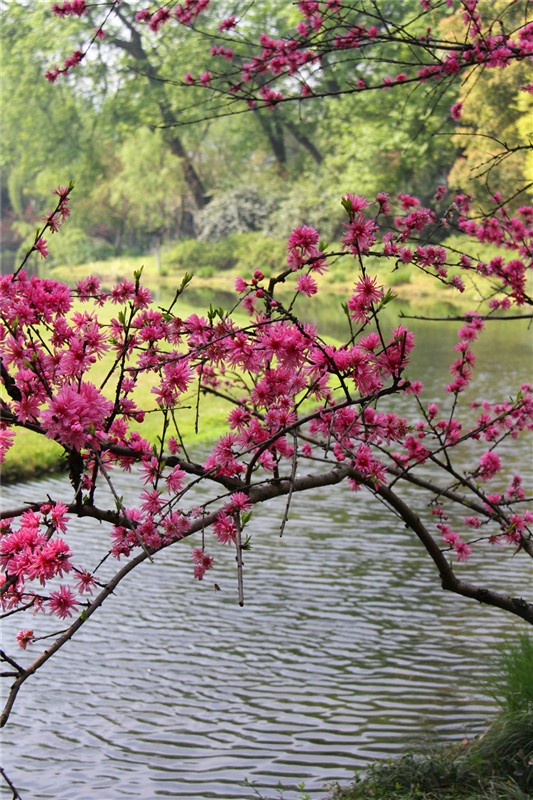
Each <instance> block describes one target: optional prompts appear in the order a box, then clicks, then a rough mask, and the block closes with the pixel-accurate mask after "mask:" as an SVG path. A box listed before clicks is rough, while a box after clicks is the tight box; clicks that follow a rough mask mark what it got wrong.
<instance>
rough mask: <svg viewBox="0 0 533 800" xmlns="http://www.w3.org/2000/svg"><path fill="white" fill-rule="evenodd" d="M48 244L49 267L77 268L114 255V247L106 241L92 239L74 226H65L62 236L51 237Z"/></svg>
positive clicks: (96, 238)
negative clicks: (79, 265)
mask: <svg viewBox="0 0 533 800" xmlns="http://www.w3.org/2000/svg"><path fill="white" fill-rule="evenodd" d="M48 244H49V252H50V256H49V259H48V260H47V267H53V266H55V265H57V264H61V265H63V266H76V265H78V264H86V263H87V262H89V261H95V260H103V259H106V258H111V257H112V256H113V255H114V248H113V246H112V245H111V244H110V243H109V242H107V241H106V240H105V239H101V238H98V237H91V236H89V235H88V234H87V233H86V232H85V231H83V230H82V229H81V228H76V227H74V226H72V225H67V226H65V228H64V230H63V231H62V232H61V236H53V237H50V238H49V240H48Z"/></svg>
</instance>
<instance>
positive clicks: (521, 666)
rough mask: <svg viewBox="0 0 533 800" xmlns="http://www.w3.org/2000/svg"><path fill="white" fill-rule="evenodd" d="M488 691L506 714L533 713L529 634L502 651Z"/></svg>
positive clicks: (532, 642)
mask: <svg viewBox="0 0 533 800" xmlns="http://www.w3.org/2000/svg"><path fill="white" fill-rule="evenodd" d="M488 688H489V692H490V694H491V695H492V697H494V699H495V700H496V702H497V703H498V704H499V705H500V707H501V708H502V709H503V710H504V711H506V712H510V713H515V712H522V711H524V710H527V709H528V708H529V709H532V710H533V638H532V637H531V636H530V635H529V634H527V633H522V634H521V635H520V636H519V637H518V639H517V640H516V641H515V640H512V641H510V642H507V643H506V644H504V645H503V646H502V647H501V648H500V651H499V653H498V654H497V655H496V657H495V667H494V675H493V677H492V679H491V681H490V684H489V687H488ZM531 740H532V743H533V735H532V739H531Z"/></svg>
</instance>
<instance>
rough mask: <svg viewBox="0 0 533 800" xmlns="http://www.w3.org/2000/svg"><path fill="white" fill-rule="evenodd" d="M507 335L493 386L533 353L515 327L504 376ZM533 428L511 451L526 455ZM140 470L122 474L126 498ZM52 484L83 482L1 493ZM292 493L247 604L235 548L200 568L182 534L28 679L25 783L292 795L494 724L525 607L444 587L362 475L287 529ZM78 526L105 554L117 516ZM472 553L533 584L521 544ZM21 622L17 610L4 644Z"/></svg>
mask: <svg viewBox="0 0 533 800" xmlns="http://www.w3.org/2000/svg"><path fill="white" fill-rule="evenodd" d="M499 335H500V334H496V333H495V334H492V333H490V336H489V338H488V342H487V344H483V343H482V347H484V348H486V349H485V351H482V352H481V353H480V357H481V358H482V361H483V360H484V363H483V364H482V369H481V374H482V382H483V383H484V384H485V385H484V386H481V388H480V389H479V390H478V391H479V392H480V395H482V394H484V393H485V392H494V391H495V389H501V388H502V386H504V391H507V388H508V387H509V388H510V387H511V385H512V384H513V382H514V381H515V379H516V378H518V379H523V378H524V377H525V375H524V370H527V369H528V368H529V366H528V362H527V360H525V359H524V353H525V352H526V350H527V348H526V350H524V347H525V346H524V345H523V340H519V339H517V344H516V348H515V349H514V348H511V355H510V357H509V358H508V359H507V360H506V361H505V363H504V365H503V366H500V368H499V372H498V377H499V385H495V384H494V380H493V378H491V375H492V376H493V375H494V372H493V371H492V372H491V371H490V364H491V361H490V359H495V358H496V355H497V345H498V342H497V338H498V336H499ZM427 336H428V338H427V340H426V344H427V348H426V350H425V351H424V353H422V354H420V355H419V359H420V360H419V367H418V369H419V370H420V369H422V370H423V372H424V378H425V380H426V383H427V392H428V394H429V395H431V393H432V392H434V393H435V394H440V390H439V389H438V387H437V385H434V386H432V381H435V380H436V379H437V377H438V376H439V375H440V379H442V364H441V365H440V367H439V366H438V364H437V362H438V361H439V354H440V353H441V352H443V351H444V350H445V351H446V352H449V349H450V348H451V347H452V346H453V342H454V332H453V331H449V332H446V333H444V334H442V333H441V334H440V335H439V336H437V335H435V336H434V338H432V337H433V334H431V335H430V334H428V335H427ZM490 337H492V338H490ZM481 349H482V348H481ZM506 350H507V352H509V347H508V343H507V348H506ZM483 353H484V355H483ZM520 371H522V374H521V375H519V374H518V373H520ZM521 446H522V445H520V444H516V443H514V445H513V448H512V450H511V452H510V456H511V457H512V458H513V459H515V463H516V465H517V466H519V465H520V462H524V461H525V459H526V458H527V455H528V454H527V452H524V449H522V450H520V447H521ZM522 448H523V446H522ZM130 480H131V479H129V478H128V477H127V476H122V478H121V479H120V482H119V485H118V487H117V488H118V491H119V493H121V494H124V496H125V498H126V500H127V496H128V493H129V492H131V483H130ZM47 493H50V494H51V495H53V496H54V498H56V499H59V498H61V497H64V498H65V499H67V498H68V485H67V484H66V483H65V482H64V481H63V480H62V479H59V478H58V479H52V480H47V481H45V482H42V483H40V484H39V486H38V489H37V492H36V491H35V489H34V487H33V486H18V487H17V486H7V487H5V488H4V492H3V494H4V497H3V501H4V504H5V506H7V507H9V506H11V505H13V504H14V503H19V502H21V500H26V499H28V498H30V497H34V496H35V494H37V495H39V496H45V495H46V494H47ZM416 496H417V495H416V493H415V494H414V495H413V502H416V499H415V498H416ZM283 507H284V505H283V502H281V501H280V502H275V503H273V504H271V505H269V506H268V507H264V508H262V509H258V510H257V511H255V512H254V517H253V520H252V523H251V528H250V531H251V533H252V545H253V547H252V550H251V551H250V552H249V553H247V554H246V559H245V591H246V604H245V606H244V608H242V609H241V608H239V606H238V604H237V590H236V581H235V563H234V560H233V557H232V555H231V553H230V551H229V550H227V551H222V552H221V548H217V551H216V555H217V563H216V572H215V573H214V574H213V578H212V579H211V580H207V578H206V580H205V581H204V582H203V583H202V584H197V583H195V582H194V581H193V579H192V577H191V575H192V573H191V560H190V558H189V551H190V548H191V545H192V543H188V542H185V543H182V544H181V545H178V546H176V547H175V548H173V549H170V550H169V551H167V552H165V553H163V554H160V555H158V556H157V557H156V559H155V562H156V563H155V564H145V565H143V567H141V568H140V569H139V570H138V571H137V572H136V573H135V574H133V575H131V576H130V577H129V578H128V579H127V580H126V581H125V582H124V583H123V584H122V585H121V586H120V587H119V589H118V591H117V593H116V597H114V598H113V599H112V600H111V601H109V602H108V603H107V607H104V608H103V609H102V610H101V611H100V612H99V613H98V614H97V615H96V617H95V618H93V619H92V620H91V621H90V622H89V623H88V625H86V626H85V628H84V629H82V631H81V632H80V634H79V635H78V636H77V638H76V641H73V642H72V643H70V644H69V645H68V646H67V647H66V648H65V649H64V651H63V653H62V654H60V655H59V657H57V658H56V659H54V660H52V662H51V663H49V664H48V665H47V666H46V667H45V668H44V669H43V670H42V672H41V673H39V674H38V675H37V676H35V677H34V678H33V679H30V681H28V683H27V684H26V686H25V687H24V688H23V690H22V692H21V694H20V696H19V699H18V700H17V704H16V706H15V710H14V712H13V716H12V719H11V721H10V725H9V726H8V728H7V734H6V736H5V744H4V758H5V763H4V766H5V768H6V769H7V770H8V773H9V774H10V776H11V778H12V779H13V780H14V781H15V783H16V784H17V786H18V787H20V790H21V793H22V796H23V798H24V800H29V798H32V800H35V799H36V798H39V800H41V798H42V799H43V800H44V799H45V798H53V799H54V800H63V799H64V800H67V798H68V800H87V798H88V797H91V798H92V800H115V798H126V797H130V798H131V797H134V798H142V799H143V800H149V798H156V797H170V798H188V800H198V798H219V799H223V800H234V799H235V798H251V797H254V796H255V795H254V793H253V791H252V789H251V788H249V787H248V788H247V787H245V786H244V784H243V781H244V779H245V778H248V779H249V780H250V781H252V782H255V784H256V786H257V787H258V789H259V790H260V791H261V792H262V794H263V795H264V796H265V797H268V798H272V800H274V798H278V797H279V794H278V792H277V791H276V788H275V787H276V785H277V784H278V782H281V783H282V784H283V785H284V786H285V787H286V789H285V794H284V797H285V798H286V800H296V798H298V797H299V796H300V794H301V793H300V792H298V790H297V788H296V787H297V784H298V783H299V782H300V781H304V783H305V785H306V789H307V791H308V792H309V793H310V794H311V795H312V796H313V797H319V796H323V791H322V787H323V785H324V784H325V783H327V782H328V781H329V782H331V781H334V780H339V781H347V780H349V779H350V778H351V776H352V774H353V770H354V769H356V768H358V767H363V766H364V765H365V764H367V763H368V762H369V761H370V760H372V759H374V758H378V757H381V756H388V755H394V754H396V753H398V752H400V751H401V750H402V749H403V748H405V747H407V746H409V745H417V744H426V743H427V742H428V740H432V739H435V740H458V739H462V738H463V737H464V736H469V737H471V736H473V735H475V734H476V733H477V732H479V731H480V730H481V728H482V727H483V726H484V724H485V721H486V719H487V716H489V715H490V713H491V712H492V710H493V706H492V704H491V701H490V700H489V699H488V697H487V696H486V695H485V694H484V689H483V681H484V680H486V678H487V674H488V670H489V665H490V657H491V655H492V653H493V650H494V647H495V643H496V642H497V641H498V640H499V639H501V637H503V636H505V635H507V634H509V633H510V632H512V631H513V630H514V629H516V627H517V626H518V625H519V623H515V622H513V621H512V620H511V619H510V618H508V617H507V616H506V615H505V614H504V613H503V612H497V611H495V610H492V609H488V608H484V607H481V606H478V605H476V604H474V603H472V602H471V601H466V600H462V599H461V598H457V597H454V596H452V595H447V594H445V593H443V592H442V591H441V590H440V589H439V585H438V581H437V580H435V575H434V573H433V570H432V567H431V564H429V563H428V562H427V561H426V559H425V558H424V555H423V553H422V552H421V549H420V547H419V545H418V543H417V541H416V540H415V539H414V538H413V536H412V535H411V534H410V533H409V532H407V531H405V530H404V529H403V528H401V527H399V526H396V525H394V522H393V520H391V519H390V518H388V517H384V516H383V513H382V510H381V507H380V506H379V505H378V504H377V503H376V502H375V501H373V500H372V499H369V498H368V497H366V496H365V495H364V494H363V493H360V494H356V495H354V494H353V493H351V492H350V491H349V490H348V488H347V487H335V488H332V489H327V490H325V491H324V492H320V493H319V492H315V493H314V494H310V495H306V496H305V498H303V497H301V498H296V500H295V502H294V508H293V513H292V515H291V519H290V522H289V525H288V526H287V529H286V532H285V534H284V537H283V539H282V540H281V541H280V539H279V521H280V519H281V517H282V514H283ZM421 511H423V509H421ZM77 525H78V527H77V529H76V531H77V533H76V536H75V539H74V546H75V547H76V550H77V552H81V551H82V550H83V551H84V552H86V553H87V554H88V555H89V560H90V556H91V554H92V553H94V559H96V558H97V554H98V553H99V552H100V547H101V543H102V542H103V541H104V539H105V531H103V530H102V529H101V528H100V527H98V526H95V525H94V523H92V522H89V521H87V520H84V521H80V522H78V523H77ZM99 545H100V546H99ZM111 566H112V565H111ZM464 569H465V570H466V569H468V570H473V573H474V575H473V579H475V577H476V574H479V575H483V577H484V580H486V582H487V583H488V584H490V585H495V586H505V587H506V588H507V589H508V590H510V591H512V592H513V593H517V594H522V595H527V594H529V593H530V589H531V571H530V570H529V569H528V566H527V564H526V565H524V564H523V563H522V562H521V561H520V560H519V559H514V558H512V552H511V551H509V552H508V551H502V552H501V553H498V557H495V556H494V554H492V553H491V554H490V557H489V558H487V559H486V561H485V563H478V564H476V563H472V565H470V564H468V565H465V566H464ZM469 574H470V573H469ZM213 580H216V581H217V583H218V584H219V585H220V587H221V591H220V592H216V591H215V590H214V587H213V583H212V581H213ZM45 623H46V620H39V626H41V625H42V624H45ZM36 624H37V623H36ZM16 630H17V625H16V619H14V618H9V619H7V620H6V621H5V624H4V636H5V642H6V646H7V643H8V642H9V640H10V637H11V636H12V634H13V632H14V631H16ZM7 649H10V648H7ZM21 657H23V656H21Z"/></svg>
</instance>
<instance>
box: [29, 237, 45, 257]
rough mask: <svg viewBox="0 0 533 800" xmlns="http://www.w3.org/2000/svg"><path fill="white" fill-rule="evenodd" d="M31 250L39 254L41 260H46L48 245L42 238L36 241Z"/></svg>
mask: <svg viewBox="0 0 533 800" xmlns="http://www.w3.org/2000/svg"><path fill="white" fill-rule="evenodd" d="M33 249H34V250H37V252H38V253H40V256H41V258H46V257H47V256H48V245H47V243H46V239H43V238H42V237H39V239H37V241H36V242H35V244H34V245H33Z"/></svg>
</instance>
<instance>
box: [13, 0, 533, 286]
mask: <svg viewBox="0 0 533 800" xmlns="http://www.w3.org/2000/svg"><path fill="white" fill-rule="evenodd" d="M50 5H51V4H50V3H48V2H44V0H21V1H20V2H11V1H10V0H4V1H3V2H1V3H0V7H1V10H2V23H3V24H2V28H1V47H2V58H3V65H2V73H3V75H2V80H3V97H4V102H3V112H2V119H1V136H2V142H3V147H2V153H1V156H0V158H1V161H0V177H1V187H2V188H1V203H2V231H1V233H2V241H3V246H2V260H1V267H2V271H3V272H7V271H11V270H12V269H13V267H14V265H15V264H16V263H17V261H18V259H19V257H20V253H21V252H23V251H24V250H25V247H27V242H28V239H29V238H30V237H31V236H32V234H33V232H34V229H35V227H36V226H37V225H38V224H39V221H40V220H41V217H42V214H43V213H44V212H45V210H46V209H47V208H48V206H49V205H50V193H51V190H52V189H53V188H54V187H55V186H56V185H57V184H58V183H61V184H66V183H68V181H69V180H71V179H73V180H74V181H75V185H76V188H75V192H74V196H73V215H72V220H71V221H70V223H69V225H68V226H67V227H66V228H65V229H64V230H63V232H62V233H61V235H60V236H54V237H50V241H49V248H50V259H49V260H48V261H47V262H46V269H49V268H53V267H54V266H56V267H57V266H59V265H61V266H63V267H71V266H76V265H80V264H87V263H90V262H93V261H102V260H106V259H112V258H115V257H117V256H128V255H129V256H138V255H144V254H149V253H152V254H154V256H155V258H156V260H157V263H158V264H159V266H160V269H161V271H162V274H163V275H165V274H166V275H168V274H171V273H172V271H173V270H178V269H180V267H181V266H183V267H184V268H186V269H189V270H192V271H195V272H199V274H200V275H203V276H204V277H206V278H207V277H209V273H210V271H211V273H218V272H219V271H223V270H226V269H231V268H233V267H235V266H239V267H240V268H243V267H244V266H246V264H245V262H246V261H247V262H248V265H249V266H251V267H255V266H256V261H257V260H258V259H259V260H261V261H263V260H265V259H266V260H267V261H268V260H270V261H272V262H273V263H274V262H275V263H279V259H280V258H282V257H283V252H284V247H285V245H284V240H285V238H286V237H287V235H288V234H289V232H290V230H291V229H292V228H293V227H295V226H296V225H298V224H303V223H305V224H309V225H314V226H315V227H317V228H318V229H319V231H320V234H321V237H322V238H323V239H324V240H327V241H331V240H333V239H334V238H335V237H337V236H338V234H339V227H338V222H337V220H338V219H339V218H340V214H339V210H340V208H339V198H340V196H341V195H342V194H343V193H345V192H347V191H351V192H355V193H358V194H367V195H369V196H372V195H374V194H375V193H377V192H378V191H387V192H388V193H390V194H391V195H394V194H395V193H397V192H399V191H404V192H411V193H413V194H415V195H417V196H418V197H420V199H421V200H422V201H423V202H425V201H429V200H430V199H431V197H432V195H433V193H434V191H435V188H436V186H437V185H438V184H442V183H448V185H449V186H450V187H451V188H452V189H454V190H461V191H468V192H473V193H474V194H476V192H477V191H478V190H477V188H476V186H477V184H476V183H475V181H473V180H472V178H473V175H475V174H478V175H479V173H480V171H482V167H480V165H481V164H483V163H486V162H487V159H488V158H490V154H491V151H492V152H493V150H494V146H493V142H492V141H491V140H490V139H487V138H486V137H485V136H478V135H476V134H477V133H478V132H479V131H481V130H483V131H484V132H485V133H487V132H488V133H489V134H492V135H494V136H498V137H501V138H504V139H505V141H506V143H507V145H509V146H510V147H513V146H518V145H520V144H522V143H525V142H526V140H527V136H528V132H527V128H528V124H527V117H528V111H530V110H531V105H530V104H531V102H532V100H531V96H530V95H528V94H527V93H525V92H522V93H518V92H517V91H516V90H515V88H514V87H516V86H517V85H519V84H520V83H526V82H527V81H526V77H525V70H526V65H525V64H515V65H512V66H510V67H508V68H507V69H506V70H492V71H490V70H486V71H485V72H482V73H479V74H478V75H477V77H476V80H475V81H474V82H472V83H469V82H467V83H466V84H465V85H464V86H463V88H462V89H461V92H462V95H463V96H465V97H466V96H468V103H467V104H466V106H465V109H466V111H465V115H464V118H463V120H462V121H461V124H460V125H457V124H456V123H454V122H453V121H452V120H451V118H450V115H449V108H450V105H451V104H452V103H453V102H455V101H456V100H457V99H458V96H457V84H453V85H452V84H451V83H450V84H447V83H446V82H442V83H439V85H438V86H430V85H429V84H424V85H420V86H418V87H416V88H413V87H412V86H411V87H405V88H402V89H401V90H390V91H375V92H364V93H359V94H357V93H356V94H346V95H340V96H334V94H332V96H331V97H329V98H327V99H321V100H320V101H319V102H305V103H301V104H300V103H287V104H283V105H281V106H278V107H276V108H275V109H274V110H270V109H257V110H254V111H250V112H249V113H245V114H236V115H229V116H223V117H219V118H216V115H212V114H211V112H210V110H209V109H210V106H207V105H205V93H203V92H202V90H201V89H200V88H198V87H195V86H193V87H184V86H183V85H180V82H181V81H182V79H183V76H184V75H185V73H186V72H187V71H191V72H192V73H193V74H195V75H198V74H200V73H202V72H203V71H204V70H207V69H212V68H213V59H212V58H211V57H210V55H209V46H210V41H209V39H208V38H207V37H206V36H205V35H202V34H201V33H193V32H191V31H187V30H185V29H182V28H180V27H179V26H177V25H176V24H172V25H170V24H169V25H167V26H166V27H165V28H163V29H162V30H161V31H160V32H159V33H157V34H154V33H152V32H150V31H149V30H148V29H147V28H146V26H142V25H140V24H137V23H135V22H133V23H132V20H133V19H134V15H135V11H137V10H139V8H140V7H142V4H140V5H139V4H138V3H136V2H131V1H130V2H123V3H122V4H121V5H120V6H119V13H120V17H117V18H116V19H115V20H114V22H113V23H112V24H111V25H110V26H109V28H108V35H107V36H106V37H105V38H104V39H103V40H102V41H100V42H98V43H97V45H96V46H95V47H94V48H93V49H91V51H90V53H89V56H88V57H87V58H86V59H85V61H84V62H83V64H82V66H81V67H79V68H78V69H75V70H73V71H72V72H71V73H70V74H69V75H68V76H63V77H62V78H60V79H59V80H58V81H57V82H56V83H55V84H51V83H49V82H48V81H46V80H45V78H44V73H45V72H46V70H47V69H49V68H50V67H51V65H52V64H54V63H58V62H59V63H60V62H61V61H62V59H63V58H64V57H65V55H68V54H69V53H71V52H72V51H73V50H74V49H76V48H78V47H80V46H81V45H82V43H83V42H84V41H87V38H88V37H90V34H91V31H92V30H93V28H91V25H92V24H93V23H94V20H91V17H90V15H89V17H83V18H81V19H77V18H69V19H65V20H58V19H57V18H55V17H53V16H52V15H51V13H50V10H49V6H50ZM381 5H382V6H383V7H384V11H385V14H386V15H387V14H389V15H394V17H395V18H396V19H397V20H398V21H401V20H402V19H405V20H411V19H414V18H416V17H417V16H419V12H420V6H419V2H418V0H406V1H405V2H403V3H401V4H398V3H392V2H387V0H384V2H383V3H382V4H381ZM494 5H501V6H502V7H503V5H506V3H505V2H504V0H496V3H495V4H494V3H491V6H492V7H494ZM511 5H512V4H511ZM137 6H139V8H137ZM223 6H224V4H219V8H220V11H219V12H217V7H215V8H214V10H213V11H210V12H209V20H208V25H209V26H210V29H211V30H216V28H217V25H218V23H219V22H220V19H222V18H223V17H224V16H225V15H226V12H227V9H224V8H223ZM389 6H390V8H389ZM91 13H92V12H91ZM217 13H219V16H220V19H218V18H216V14H217ZM506 13H507V12H506ZM510 13H511V12H510ZM516 13H518V11H517V12H516ZM295 15H296V16H297V15H298V11H297V9H296V8H295V7H294V6H293V5H292V4H290V3H286V2H285V0H266V2H262V3H261V4H256V5H255V6H254V7H253V8H252V12H251V13H250V15H249V17H247V22H246V25H247V26H248V28H247V31H246V33H247V37H248V39H250V40H253V39H254V37H255V38H257V36H258V34H259V32H261V31H262V30H263V29H264V28H265V27H267V28H268V29H269V31H270V33H271V34H273V35H280V36H281V35H283V34H285V33H287V32H288V31H290V30H291V29H293V28H294V24H295V21H296V16H295ZM426 24H427V19H426V18H422V19H421V20H420V26H421V33H423V32H424V31H425V26H426ZM457 24H458V21H457V18H455V17H454V16H453V15H449V16H448V17H445V19H444V22H441V27H442V28H443V30H442V33H443V35H448V34H449V33H450V31H451V30H453V27H454V25H457ZM415 25H416V23H415ZM357 68H358V74H361V72H363V73H364V72H365V70H366V73H367V75H368V76H369V77H371V78H372V80H373V81H376V80H381V79H382V78H383V77H385V75H387V74H388V73H389V72H391V71H392V72H394V66H393V65H392V67H391V65H387V64H384V63H379V61H369V62H368V63H361V64H358V65H357ZM522 72H523V73H524V75H523V76H522ZM517 73H519V74H517ZM353 74H354V64H353V62H351V61H349V60H346V61H343V60H342V59H340V60H338V61H337V62H336V63H335V64H331V65H327V64H326V65H325V68H324V70H323V72H322V73H321V75H320V76H319V77H318V78H317V80H321V81H323V84H324V86H323V88H328V89H329V90H330V91H331V92H332V93H334V92H335V90H336V88H338V87H339V86H343V85H346V83H347V82H349V81H350V80H352V81H353ZM517 78H518V80H517ZM522 78H523V80H522ZM528 104H529V105H528ZM202 116H205V117H206V119H205V120H204V121H201V122H197V123H196V124H186V123H188V122H190V121H191V119H194V118H198V117H202ZM476 165H477V173H476V172H474V173H472V167H473V166H476ZM529 169H530V170H531V165H530V166H529ZM525 170H527V165H525V164H524V162H523V159H522V160H520V159H518V160H517V159H515V158H507V159H505V160H504V161H503V162H502V163H501V164H500V165H498V166H497V167H496V168H495V169H494V170H493V171H492V172H491V174H490V176H489V186H490V185H491V184H494V185H496V184H498V187H499V188H500V189H501V190H503V192H504V193H505V190H506V187H507V184H508V185H509V186H513V187H514V185H515V182H516V179H517V173H523V172H524V171H525ZM524 178H526V176H525V175H524ZM484 182H485V181H482V183H484ZM478 199H479V200H480V202H481V200H482V195H481V194H479V197H478ZM520 200H521V202H522V203H523V202H524V198H521V199H520ZM265 244H266V245H267V246H265ZM32 258H33V257H32ZM37 261H38V260H37V258H35V260H34V262H33V268H34V269H37V267H38V263H37ZM261 266H264V265H261ZM41 268H42V265H41ZM396 277H398V276H396ZM341 278H342V276H341Z"/></svg>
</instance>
